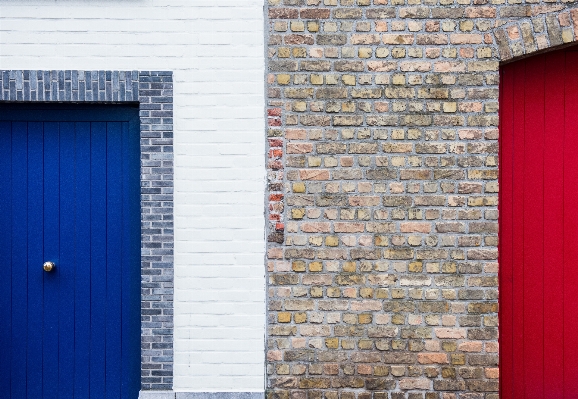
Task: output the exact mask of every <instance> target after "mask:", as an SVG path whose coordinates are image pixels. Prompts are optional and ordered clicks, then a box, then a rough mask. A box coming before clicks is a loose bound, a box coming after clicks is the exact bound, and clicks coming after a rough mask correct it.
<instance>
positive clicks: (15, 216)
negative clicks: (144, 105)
mask: <svg viewBox="0 0 578 399" xmlns="http://www.w3.org/2000/svg"><path fill="white" fill-rule="evenodd" d="M139 154H140V152H139V115H138V108H133V107H125V106H97V105H93V106H68V105H67V106H64V105H62V104H61V105H54V106H49V105H38V106H31V105H7V104H0V171H1V173H2V174H1V175H2V178H3V181H4V183H3V185H2V186H3V187H4V189H3V190H2V193H1V194H0V261H1V263H0V264H1V265H2V267H1V269H0V271H1V275H0V323H1V324H0V397H2V398H7V399H8V398H10V399H25V398H29V399H33V398H34V399H37V398H38V399H40V398H42V399H56V398H62V399H85V398H94V399H103V398H111V399H112V398H114V399H119V398H128V399H136V398H137V397H138V391H139V388H140V188H139V186H140V183H139V181H140V160H139V158H140V157H139ZM52 265H54V266H53V267H52ZM51 267H52V269H51Z"/></svg>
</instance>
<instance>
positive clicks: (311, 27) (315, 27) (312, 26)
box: [307, 21, 319, 32]
mask: <svg viewBox="0 0 578 399" xmlns="http://www.w3.org/2000/svg"><path fill="white" fill-rule="evenodd" d="M307 30H308V31H309V32H318V31H319V23H317V22H314V21H310V22H307Z"/></svg>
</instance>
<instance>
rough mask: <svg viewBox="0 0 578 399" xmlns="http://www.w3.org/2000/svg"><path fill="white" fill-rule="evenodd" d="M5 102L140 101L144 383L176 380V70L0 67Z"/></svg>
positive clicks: (158, 385) (156, 385) (155, 385)
mask: <svg viewBox="0 0 578 399" xmlns="http://www.w3.org/2000/svg"><path fill="white" fill-rule="evenodd" d="M0 88H1V90H0V102H23V101H26V102H60V103H63V102H74V103H109V104H110V103H127V102H128V103H137V102H138V104H139V114H140V136H141V139H140V154H141V299H142V301H141V331H142V333H141V387H142V389H143V390H150V389H153V390H158V389H171V388H172V386H173V287H174V284H173V278H174V271H173V270H174V268H173V250H174V237H173V230H174V228H173V74H172V72H153V71H76V70H73V71H71V70H67V71H62V70H60V71H57V70H54V71H29V70H24V71H22V70H10V71H8V70H4V71H0Z"/></svg>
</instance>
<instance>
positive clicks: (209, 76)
mask: <svg viewBox="0 0 578 399" xmlns="http://www.w3.org/2000/svg"><path fill="white" fill-rule="evenodd" d="M263 37H264V35H263V0H63V1H62V0H61V1H58V0H56V1H55V0H31V1H27V0H0V69H42V70H52V69H85V70H96V69H105V70H172V71H174V80H175V82H174V92H175V96H174V102H175V125H174V129H175V240H176V242H175V249H176V251H175V252H176V259H175V368H174V373H175V379H174V387H175V390H176V391H200V392H204V391H213V392H222V391H249V392H262V391H263V389H264V355H263V353H264V328H265V327H264V324H265V312H264V303H265V278H264V250H265V249H264V248H265V243H264V225H265V223H264V216H263V214H264V187H265V183H264V174H265V172H264V170H265V167H264V154H265V144H264V116H263V112H264V111H263V110H264V84H263V78H264V70H263V69H264V58H263V57H264V43H263V41H264V39H263Z"/></svg>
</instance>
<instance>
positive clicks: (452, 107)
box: [444, 102, 458, 112]
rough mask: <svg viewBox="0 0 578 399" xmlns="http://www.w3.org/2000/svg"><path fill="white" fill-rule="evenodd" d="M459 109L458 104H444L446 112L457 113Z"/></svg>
mask: <svg viewBox="0 0 578 399" xmlns="http://www.w3.org/2000/svg"><path fill="white" fill-rule="evenodd" d="M457 109H458V106H457V103H454V102H451V103H444V112H456V111H457Z"/></svg>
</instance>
